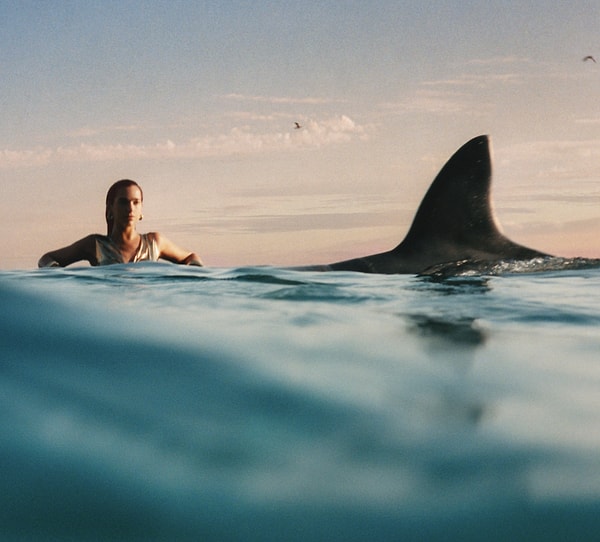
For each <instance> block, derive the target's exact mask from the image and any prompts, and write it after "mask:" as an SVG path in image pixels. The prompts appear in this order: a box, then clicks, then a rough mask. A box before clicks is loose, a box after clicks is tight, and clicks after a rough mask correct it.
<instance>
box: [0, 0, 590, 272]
mask: <svg viewBox="0 0 600 542" xmlns="http://www.w3.org/2000/svg"><path fill="white" fill-rule="evenodd" d="M599 30H600V3H598V2H597V0H593V1H577V0H575V1H571V2H564V1H562V0H561V1H553V0H544V1H543V2H542V1H535V0H534V1H531V2H522V1H521V0H518V1H517V0H515V1H512V0H505V1H497V0H490V1H488V2H480V1H470V0H438V1H436V2H431V1H427V0H420V1H418V2H416V1H410V2H408V1H402V0H393V1H392V0H389V1H388V0H373V1H371V2H364V1H362V0H361V1H354V0H346V1H342V0H339V1H326V0H320V1H313V0H303V1H302V2H284V1H281V2H276V1H261V2H247V1H246V2H243V1H237V0H230V1H224V0H219V1H216V0H215V1H210V2H209V1H199V0H196V1H191V0H190V1H177V0H168V1H164V2H162V1H151V0H147V1H143V2H141V1H130V0H129V1H128V0H120V1H115V2H113V1H104V2H95V1H92V0H90V1H84V0H80V1H59V0H55V1H48V2H40V1H31V2H30V1H27V0H20V1H18V2H2V3H0V74H1V79H2V92H1V93H0V110H1V113H2V122H1V123H0V191H1V194H2V198H0V232H1V233H0V268H2V269H30V268H33V267H35V266H36V263H37V260H38V258H39V257H40V256H41V255H42V254H43V253H44V252H46V251H48V250H51V249H55V248H59V247H62V246H65V245H68V244H70V243H72V242H73V241H75V240H77V239H79V238H81V237H84V236H85V235H87V234H89V233H104V232H105V224H104V198H105V194H106V191H107V189H108V187H109V186H110V185H111V184H112V183H113V182H114V181H116V180H118V179H122V178H130V179H134V180H136V181H137V182H139V183H140V184H141V185H142V187H143V190H144V220H143V222H142V223H141V224H140V225H139V228H138V229H139V230H140V231H160V232H161V233H162V234H163V235H165V236H167V237H168V238H169V239H171V240H172V241H173V242H175V243H176V244H178V245H180V246H182V247H183V248H186V249H188V250H190V251H195V252H197V253H199V254H200V255H201V257H202V259H203V260H204V262H205V264H206V265H209V266H215V267H229V266H244V265H258V264H265V265H303V264H321V263H329V262H333V261H338V260H341V259H346V258H351V257H357V256H363V255H366V254H371V253H375V252H380V251H384V250H388V249H391V248H393V247H394V246H395V245H397V244H398V243H399V242H400V241H401V240H402V238H403V237H404V235H405V234H406V232H407V230H408V228H409V226H410V223H411V221H412V218H413V216H414V213H415V211H416V208H417V206H418V204H419V202H420V200H421V198H422V197H423V195H424V194H425V192H426V190H427V188H428V187H429V184H430V183H431V181H432V180H433V178H434V177H435V175H436V174H437V172H438V171H439V169H440V168H441V167H442V166H443V164H444V163H445V161H446V160H447V159H448V158H449V157H450V156H451V155H452V154H453V153H454V152H455V151H456V150H457V149H458V148H459V147H460V146H461V145H462V144H463V143H465V142H466V141H468V140H469V139H471V138H472V137H475V136H477V135H480V134H489V135H490V136H491V140H492V146H493V160H494V161H493V193H492V197H493V201H494V208H495V211H496V214H497V217H498V220H499V222H500V224H501V225H502V229H503V231H504V233H505V234H507V235H508V236H509V237H510V238H511V239H513V240H514V241H516V242H519V243H521V244H525V245H527V246H531V247H533V248H537V249H539V250H543V251H547V252H550V253H553V254H558V255H562V256H587V257H600V241H599V239H598V234H599V233H600V99H599V93H600V32H599ZM586 55H596V58H597V60H598V62H599V64H596V63H594V62H592V61H585V62H584V61H583V58H584V57H585V56H586ZM295 122H298V123H300V125H301V126H302V128H300V129H295V128H294V123H295Z"/></svg>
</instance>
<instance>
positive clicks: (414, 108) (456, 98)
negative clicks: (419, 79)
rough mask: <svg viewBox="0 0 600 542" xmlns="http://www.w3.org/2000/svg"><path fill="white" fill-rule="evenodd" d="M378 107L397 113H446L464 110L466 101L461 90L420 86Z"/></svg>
mask: <svg viewBox="0 0 600 542" xmlns="http://www.w3.org/2000/svg"><path fill="white" fill-rule="evenodd" d="M380 107H381V108H383V109H384V110H385V111H386V112H389V113H393V114H399V115H401V114H405V113H432V114H440V115H448V114H453V113H461V112H463V111H465V110H466V109H467V101H466V97H465V94H464V93H461V92H457V91H453V92H451V91H447V90H438V89H431V88H420V89H417V90H416V91H415V92H414V93H413V94H411V95H410V96H406V97H404V98H402V99H399V100H397V101H395V102H386V103H383V104H381V106H380Z"/></svg>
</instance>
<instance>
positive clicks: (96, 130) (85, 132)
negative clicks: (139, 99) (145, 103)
mask: <svg viewBox="0 0 600 542" xmlns="http://www.w3.org/2000/svg"><path fill="white" fill-rule="evenodd" d="M140 130H142V127H140V126H137V125H133V124H132V125H119V126H96V127H91V126H84V127H82V128H79V129H78V130H74V131H72V132H70V133H69V134H68V135H69V137H73V138H82V137H94V136H97V135H100V134H110V133H132V132H138V131H140Z"/></svg>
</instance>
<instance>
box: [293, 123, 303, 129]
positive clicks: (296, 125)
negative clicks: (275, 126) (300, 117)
mask: <svg viewBox="0 0 600 542" xmlns="http://www.w3.org/2000/svg"><path fill="white" fill-rule="evenodd" d="M300 128H302V126H300V125H299V124H298V123H297V122H294V130H300Z"/></svg>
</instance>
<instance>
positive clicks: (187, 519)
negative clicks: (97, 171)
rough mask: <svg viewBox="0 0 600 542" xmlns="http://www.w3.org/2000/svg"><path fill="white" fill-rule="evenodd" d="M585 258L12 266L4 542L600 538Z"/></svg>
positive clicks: (3, 366) (1, 501)
mask: <svg viewBox="0 0 600 542" xmlns="http://www.w3.org/2000/svg"><path fill="white" fill-rule="evenodd" d="M551 263H552V262H551ZM580 263H581V262H573V261H571V262H568V265H567V263H566V262H559V263H557V262H554V263H552V265H548V262H545V263H543V264H539V263H537V264H535V265H534V266H526V267H524V268H523V267H516V268H515V267H512V268H507V266H506V265H498V266H491V267H490V266H487V267H481V266H479V267H477V266H473V265H462V264H461V265H457V266H454V267H453V268H451V269H449V268H447V267H446V268H444V269H436V270H434V272H432V273H431V276H425V277H417V276H410V275H400V276H379V275H363V274H358V273H337V272H336V273H313V272H298V271H290V270H283V269H273V268H268V267H255V268H242V269H197V268H186V267H179V266H172V265H166V264H136V265H123V266H110V267H103V268H68V269H45V270H35V271H4V272H0V307H1V309H0V311H1V312H0V315H1V316H0V337H1V338H0V413H1V414H0V416H1V420H2V421H1V423H0V465H1V469H2V476H1V478H0V531H1V532H0V538H1V539H2V540H15V541H33V540H35V541H37V540H61V541H63V540H68V541H70V540H73V541H75V540H76V541H121V540H140V541H142V540H144V541H153V540H156V541H158V540H161V541H162V540H169V541H171V540H172V541H175V540H177V541H179V540H216V541H227V540H240V541H242V540H243V541H246V540H266V541H275V540H277V541H281V540H291V541H295V540H298V541H307V540H324V541H325V540H327V541H338V540H339V541H353V540H357V541H358V540H361V541H362V540H382V541H383V540H385V541H388V540H483V539H485V540H509V539H510V540H595V539H596V536H597V532H598V528H599V527H600V268H599V267H598V265H596V264H594V265H580ZM559 264H560V265H559ZM532 271H535V272H532ZM457 275H458V276H457Z"/></svg>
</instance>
